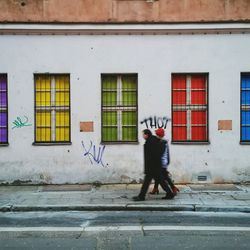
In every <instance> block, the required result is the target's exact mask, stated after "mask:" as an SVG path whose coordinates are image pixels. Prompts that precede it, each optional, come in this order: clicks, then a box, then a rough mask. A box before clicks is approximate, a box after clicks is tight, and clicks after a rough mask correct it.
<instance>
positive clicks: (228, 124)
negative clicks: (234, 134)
mask: <svg viewBox="0 0 250 250" xmlns="http://www.w3.org/2000/svg"><path fill="white" fill-rule="evenodd" d="M218 130H232V120H219V121H218Z"/></svg>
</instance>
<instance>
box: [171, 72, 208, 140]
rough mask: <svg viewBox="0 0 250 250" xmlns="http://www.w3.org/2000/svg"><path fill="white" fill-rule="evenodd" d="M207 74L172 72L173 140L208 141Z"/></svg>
mask: <svg viewBox="0 0 250 250" xmlns="http://www.w3.org/2000/svg"><path fill="white" fill-rule="evenodd" d="M207 79H208V77H207V74H172V141H173V142H207V141H208V119H207V118H208V90H207V89H208V86H207V85H208V83H207Z"/></svg>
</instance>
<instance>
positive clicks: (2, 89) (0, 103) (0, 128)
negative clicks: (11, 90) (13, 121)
mask: <svg viewBox="0 0 250 250" xmlns="http://www.w3.org/2000/svg"><path fill="white" fill-rule="evenodd" d="M6 143H8V95H7V75H6V74H0V144H6Z"/></svg>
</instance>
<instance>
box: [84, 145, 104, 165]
mask: <svg viewBox="0 0 250 250" xmlns="http://www.w3.org/2000/svg"><path fill="white" fill-rule="evenodd" d="M82 147H83V150H84V154H83V155H84V156H88V158H89V160H90V162H91V164H93V161H94V162H96V163H97V164H101V165H102V166H103V167H108V166H109V165H108V164H104V163H103V159H102V158H103V154H104V150H105V145H104V146H99V148H98V153H97V149H96V146H95V145H93V142H92V141H90V146H89V149H86V147H85V145H84V142H83V141H82Z"/></svg>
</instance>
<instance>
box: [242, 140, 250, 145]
mask: <svg viewBox="0 0 250 250" xmlns="http://www.w3.org/2000/svg"><path fill="white" fill-rule="evenodd" d="M240 145H250V141H240Z"/></svg>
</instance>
